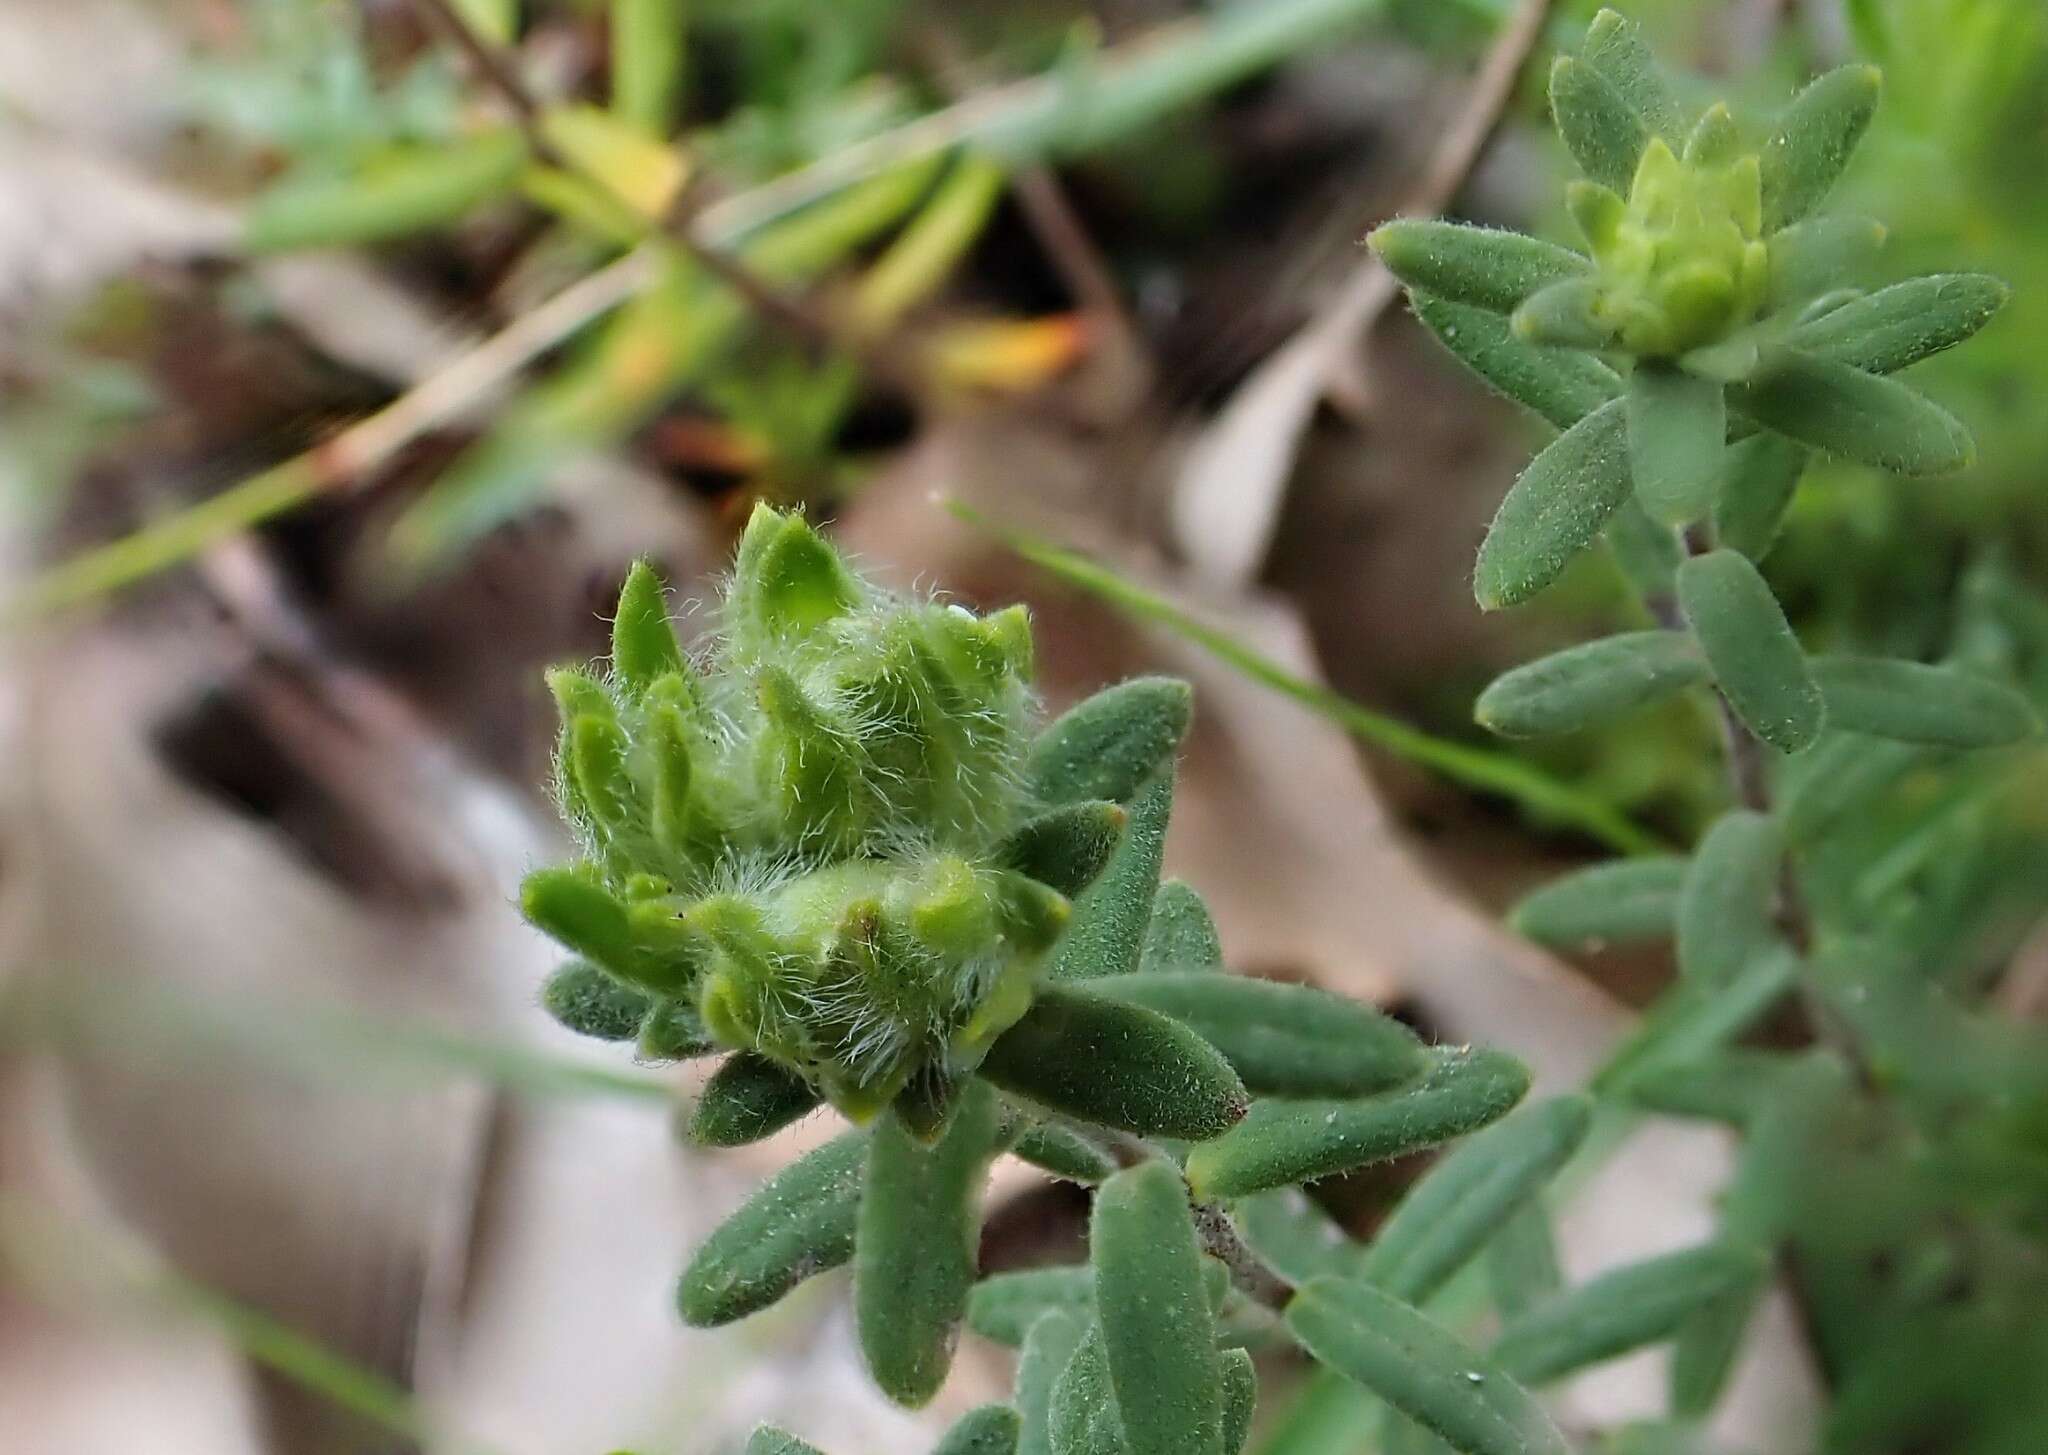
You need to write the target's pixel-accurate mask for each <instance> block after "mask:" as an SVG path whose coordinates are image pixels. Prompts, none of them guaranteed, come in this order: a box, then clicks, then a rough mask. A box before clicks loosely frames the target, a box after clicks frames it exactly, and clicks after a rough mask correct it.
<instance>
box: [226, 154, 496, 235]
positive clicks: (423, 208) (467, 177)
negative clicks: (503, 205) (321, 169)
mask: <svg viewBox="0 0 2048 1455" xmlns="http://www.w3.org/2000/svg"><path fill="white" fill-rule="evenodd" d="M526 163H527V151H526V141H525V138H523V137H522V136H520V134H519V133H518V132H517V131H515V130H512V129H510V128H507V129H505V130H502V131H490V132H484V133H482V134H480V135H477V136H471V137H464V138H459V139H456V140H452V141H443V142H436V143H435V144H433V145H432V146H426V145H417V146H404V147H394V148H392V149H391V150H389V151H387V152H385V153H383V154H382V155H380V156H376V157H373V158H371V159H370V160H369V161H368V162H366V163H363V164H361V165H358V166H356V167H353V168H351V169H350V170H349V171H348V172H346V173H344V174H340V175H334V176H320V177H286V178H285V179H284V180H283V181H281V182H279V183H277V184H276V185H275V186H273V187H271V188H270V189H269V190H268V191H266V192H265V193H264V194H263V195H262V196H261V197H259V198H257V199H256V202H255V205H254V206H252V207H251V208H250V210H249V214H248V216H247V218H245V219H244V221H243V226H242V245H243V246H244V247H246V248H247V249H249V251H251V252H256V253H274V252H286V251H290V250H293V249H297V248H336V247H357V246H361V245H362V244H365V243H377V242H386V241H389V240H390V239H393V238H401V237H407V236H410V235H411V234H413V233H416V232H424V231H426V230H427V229H429V228H435V227H440V226H442V225H444V224H446V223H450V222H453V221H455V220H456V219H457V218H459V217H462V216H463V215H464V214H466V213H468V212H469V211H470V210H471V209H472V208H475V207H477V206H479V205H481V204H482V203H485V202H488V201H489V200H490V199H491V198H493V197H499V196H503V195H504V194H505V193H507V192H510V191H511V190H512V187H513V184H514V183H516V182H517V181H518V180H519V174H520V173H521V172H522V171H524V170H525V168H526Z"/></svg>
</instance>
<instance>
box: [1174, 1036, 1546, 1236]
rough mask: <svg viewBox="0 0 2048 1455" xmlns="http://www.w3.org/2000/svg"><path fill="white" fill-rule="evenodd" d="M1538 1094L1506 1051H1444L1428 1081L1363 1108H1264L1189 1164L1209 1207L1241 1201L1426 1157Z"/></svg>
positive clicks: (1264, 1104) (1338, 1104) (1304, 1104)
mask: <svg viewBox="0 0 2048 1455" xmlns="http://www.w3.org/2000/svg"><path fill="white" fill-rule="evenodd" d="M1528 1089H1529V1072H1528V1069H1527V1068H1526V1067H1524V1066H1523V1065H1522V1063H1521V1062H1519V1061H1517V1060H1515V1059H1514V1058H1513V1057H1511V1056H1506V1055H1503V1054H1501V1053H1500V1052H1497V1051H1472V1050H1467V1051H1440V1052H1438V1060H1437V1064H1436V1066H1435V1067H1434V1068H1433V1069H1432V1070H1431V1072H1430V1073H1429V1075H1428V1076H1427V1077H1425V1078H1424V1079H1423V1080H1422V1081H1421V1082H1419V1083H1417V1084H1416V1085H1414V1086H1412V1087H1408V1088H1404V1089H1402V1090H1399V1091H1393V1092H1388V1093H1386V1094H1385V1095H1382V1096H1377V1097H1372V1098H1370V1099H1367V1100H1362V1101H1261V1102H1258V1103H1255V1104H1254V1105H1253V1107H1252V1109H1251V1112H1250V1114H1249V1115H1247V1116H1246V1117H1245V1119H1244V1120H1243V1121H1242V1122H1240V1123H1239V1124H1238V1125H1237V1126H1235V1127H1233V1128H1231V1130H1230V1131H1228V1132H1226V1133H1224V1134H1223V1135H1222V1136H1221V1137H1218V1138H1216V1139H1215V1140H1214V1141H1210V1142H1205V1143H1204V1144H1203V1145H1201V1146H1199V1147H1197V1148H1195V1150H1194V1151H1193V1152H1191V1153H1190V1154H1189V1155H1188V1164H1187V1172H1188V1181H1189V1182H1190V1183H1191V1184H1192V1185H1193V1186H1194V1188H1195V1190H1196V1193H1197V1195H1198V1196H1200V1197H1201V1198H1202V1199H1203V1200H1204V1201H1208V1200H1210V1199H1213V1198H1219V1197H1242V1196H1244V1195H1245V1194H1247V1193H1253V1192H1263V1191H1265V1190H1266V1189H1268V1188H1273V1187H1283V1186H1285V1185H1287V1184H1288V1183H1292V1182H1306V1181H1310V1180H1312V1179H1314V1178H1318V1177H1328V1176H1330V1175H1331V1174H1332V1173H1336V1172H1348V1171H1350V1170H1351V1169H1352V1168H1354V1167H1363V1166H1366V1165H1368V1164H1369V1163H1373V1162H1382V1161H1385V1160H1387V1159H1388V1158H1390V1157H1399V1156H1403V1155H1405V1154H1407V1153H1409V1152H1419V1151H1421V1150H1422V1149H1424V1148H1425V1147H1433V1146H1436V1145H1437V1144H1438V1143H1440V1142H1446V1141H1449V1140H1450V1139H1451V1138H1453V1137H1459V1136H1463V1135H1464V1134H1465V1133H1467V1132H1472V1131H1476V1130H1478V1129H1479V1128H1480V1127H1483V1126H1485V1125H1486V1124H1487V1123H1489V1122H1492V1121H1495V1120H1497V1119H1499V1118H1500V1117H1501V1116H1503V1115H1504V1114H1506V1112H1507V1111H1508V1109H1509V1108H1510V1107H1512V1106H1513V1105H1514V1104H1515V1103H1516V1102H1517V1101H1520V1100H1521V1099H1522V1096H1523V1094H1524V1093H1525V1092H1527V1091H1528Z"/></svg>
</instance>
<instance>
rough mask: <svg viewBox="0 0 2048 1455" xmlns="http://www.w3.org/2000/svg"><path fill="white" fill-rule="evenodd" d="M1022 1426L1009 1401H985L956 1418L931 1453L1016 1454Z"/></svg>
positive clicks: (945, 1454)
mask: <svg viewBox="0 0 2048 1455" xmlns="http://www.w3.org/2000/svg"><path fill="white" fill-rule="evenodd" d="M1021 1425H1022V1421H1021V1420H1019V1418H1018V1416H1017V1412H1016V1411H1015V1410H1013V1409H1011V1408H1010V1407H1009V1406H1008V1405H1006V1404H985V1405H982V1406H981V1407H980V1408H978V1409H971V1410H969V1411H968V1412H967V1413H966V1414H964V1415H962V1416H961V1417H960V1418H959V1419H958V1420H956V1421H954V1423H953V1428H952V1429H950V1430H948V1431H946V1435H945V1438H944V1439H942V1440H940V1441H939V1443H938V1444H936V1445H934V1446H933V1447H932V1455H1016V1449H1017V1435H1018V1432H1019V1429H1020V1427H1021Z"/></svg>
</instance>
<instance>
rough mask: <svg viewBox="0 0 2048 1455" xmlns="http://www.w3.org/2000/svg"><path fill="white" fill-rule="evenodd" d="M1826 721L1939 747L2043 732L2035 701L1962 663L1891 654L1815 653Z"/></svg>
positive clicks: (1991, 744) (1995, 743)
mask: <svg viewBox="0 0 2048 1455" xmlns="http://www.w3.org/2000/svg"><path fill="white" fill-rule="evenodd" d="M1811 666H1812V670H1813V677H1814V680H1815V681H1816V682H1818V683H1819V684H1820V690H1821V695H1822V696H1823V697H1825V698H1826V699H1827V704H1828V721H1829V722H1830V723H1832V724H1834V725H1835V726H1836V727H1838V728H1841V729H1843V730H1844V731H1847V732H1855V733H1868V734H1869V735H1871V736H1872V737H1879V738H1891V739H1894V740H1896V741H1899V742H1907V743H1924V744H1928V745H1930V746H1934V747H1944V748H1995V747H2001V746H2003V745H2005V744H2007V743H2013V742H2018V741H2019V740H2020V739H2022V738H2027V737H2032V736H2033V735H2034V734H2035V733H2037V732H2039V731H2040V730H2041V723H2040V719H2039V718H2038V717H2036V716H2035V714H2034V708H2033V704H2031V703H2030V702H2028V701H2027V699H2026V698H2025V697H2023V696H2022V695H2021V694H2020V693H2018V692H2017V691H2015V690H2014V689H2012V688H2011V687H2008V686H2006V685H2005V684H2004V683H2003V682H1994V681H1992V680H1991V679H1990V678H1988V677H1980V676H1978V675H1977V674H1976V673H1974V672H1971V671H1968V670H1967V669H1964V668H1960V667H1933V666H1929V665H1927V664H1926V663H1924V662H1907V661H1900V660H1897V659H1895V658H1889V657H1847V656H1828V657H1816V658H1814V659H1813V662H1812V664H1811Z"/></svg>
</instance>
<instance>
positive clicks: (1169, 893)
mask: <svg viewBox="0 0 2048 1455" xmlns="http://www.w3.org/2000/svg"><path fill="white" fill-rule="evenodd" d="M1138 968H1139V969H1140V970H1142V971H1144V972H1146V973H1147V974H1151V973H1153V972H1155V971H1161V970H1209V971H1216V970H1221V969H1222V968H1223V941H1222V939H1221V937H1220V936H1218V935H1217V933H1216V921H1215V920H1213V919H1211V918H1210V917H1209V906H1208V905H1207V904H1206V903H1204V902H1203V900H1202V896H1201V895H1200V894H1198V893H1197V892H1196V891H1195V890H1194V889H1193V888H1191V887H1190V886H1189V885H1187V884H1184V883H1182V882H1181V881H1180V880H1178V879H1169V880H1167V881H1166V882H1165V883H1164V884H1162V885H1160V886H1159V892H1158V893H1157V894H1155V895H1154V896H1152V918H1151V919H1150V921H1148V922H1147V923H1146V925H1145V948H1144V949H1143V950H1142V951H1140V952H1139V955H1138Z"/></svg>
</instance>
